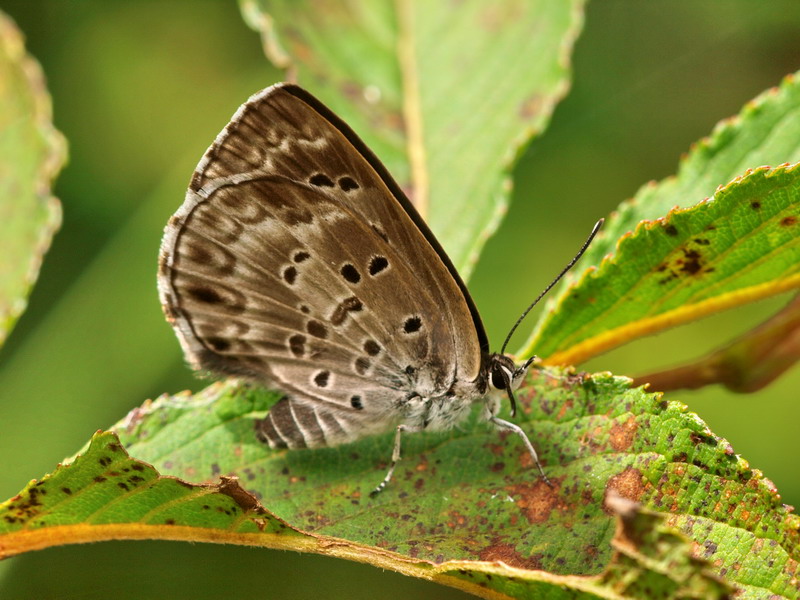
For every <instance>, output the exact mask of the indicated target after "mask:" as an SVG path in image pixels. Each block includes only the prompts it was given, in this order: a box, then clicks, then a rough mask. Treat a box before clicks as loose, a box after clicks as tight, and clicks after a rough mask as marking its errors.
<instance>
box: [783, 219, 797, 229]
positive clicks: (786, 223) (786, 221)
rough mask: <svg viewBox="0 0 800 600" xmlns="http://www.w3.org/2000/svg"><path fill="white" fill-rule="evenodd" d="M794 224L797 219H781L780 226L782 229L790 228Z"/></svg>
mask: <svg viewBox="0 0 800 600" xmlns="http://www.w3.org/2000/svg"><path fill="white" fill-rule="evenodd" d="M795 224H797V217H784V218H783V219H781V225H783V226H784V227H791V226H792V225H795Z"/></svg>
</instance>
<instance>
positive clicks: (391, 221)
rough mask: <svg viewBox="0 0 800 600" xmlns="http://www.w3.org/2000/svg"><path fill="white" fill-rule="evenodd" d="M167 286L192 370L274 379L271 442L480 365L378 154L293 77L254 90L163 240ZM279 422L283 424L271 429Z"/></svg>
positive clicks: (430, 387) (314, 440)
mask: <svg viewBox="0 0 800 600" xmlns="http://www.w3.org/2000/svg"><path fill="white" fill-rule="evenodd" d="M159 293H160V296H161V302H162V305H163V307H164V311H165V313H166V315H167V318H168V320H169V321H170V322H171V324H172V325H173V327H174V328H175V331H176V333H177V335H178V338H179V339H180V341H181V344H182V346H183V349H184V352H185V354H186V356H187V357H188V359H189V361H190V362H191V363H192V365H193V366H194V367H195V368H201V369H206V370H209V371H212V372H216V373H221V374H232V375H237V376H242V377H245V378H248V379H251V380H255V381H258V382H260V383H263V384H266V385H272V386H276V387H278V388H280V389H282V390H283V391H285V392H286V393H287V395H288V396H287V398H286V399H284V400H283V401H281V403H279V404H278V405H276V406H275V407H273V409H272V410H271V411H270V416H269V417H268V419H267V420H266V421H265V422H264V423H263V424H262V429H261V431H262V433H263V435H264V436H265V437H266V438H267V439H268V440H269V441H270V442H271V443H273V445H287V446H290V447H294V446H321V445H333V444H337V443H342V442H346V441H351V440H353V439H357V438H359V437H362V436H363V435H367V434H369V433H377V432H379V431H384V430H386V429H388V428H390V427H391V426H393V425H394V423H395V422H396V419H397V415H398V414H399V413H398V406H399V405H400V404H402V402H403V401H404V400H405V399H406V398H407V397H408V396H409V394H419V395H421V396H423V397H429V396H441V395H443V394H444V393H446V392H447V390H448V389H449V388H450V387H451V386H452V385H453V383H454V382H455V381H456V380H458V381H473V380H475V379H476V378H477V377H478V375H479V371H480V365H481V354H482V350H484V349H485V347H486V336H485V333H484V331H483V327H482V325H481V323H480V318H479V317H478V315H477V311H476V310H475V308H474V305H473V303H472V300H471V299H470V297H469V295H468V293H467V292H466V288H465V287H464V285H463V283H462V282H461V280H460V278H458V275H457V273H455V269H454V268H453V266H452V264H450V262H449V260H448V259H447V256H446V255H445V253H444V252H443V250H442V249H441V247H440V246H439V245H438V242H436V240H435V238H434V237H433V235H432V234H431V233H430V231H429V230H428V228H427V227H426V226H425V224H424V223H423V222H422V220H421V218H420V217H419V215H417V213H416V211H415V210H414V209H413V207H412V206H411V205H410V203H409V202H408V200H407V199H406V198H405V196H404V195H403V193H402V191H401V190H400V189H399V187H398V186H397V184H396V183H395V182H394V181H393V180H392V178H391V177H390V176H389V174H388V173H387V172H386V169H385V168H384V167H383V165H381V163H380V161H378V159H377V158H375V156H374V155H373V154H372V153H371V152H370V151H369V149H367V148H366V146H365V145H364V144H363V142H361V140H360V139H359V138H358V137H357V136H356V135H355V134H354V133H353V132H352V130H350V129H349V127H347V125H345V124H344V123H342V122H341V121H340V120H339V119H338V118H337V117H335V116H334V115H333V114H332V113H331V112H330V111H329V110H328V109H326V108H325V107H324V106H323V105H322V104H321V103H319V101H317V100H316V99H314V98H313V97H312V96H310V95H309V94H308V93H307V92H305V91H303V90H301V89H300V88H298V87H296V86H291V85H278V86H273V87H271V88H268V89H266V90H264V91H262V92H260V93H258V94H256V95H254V96H253V97H251V98H250V100H249V101H248V102H247V103H245V104H244V105H243V106H242V107H241V108H240V109H239V111H238V112H237V113H236V115H235V116H234V118H233V120H232V121H231V123H229V124H228V126H227V127H226V128H225V129H224V130H223V131H222V133H220V135H219V136H218V138H217V140H216V141H215V142H214V144H213V145H212V146H211V147H210V148H209V150H208V151H207V152H206V154H205V156H204V157H203V159H202V160H201V161H200V164H199V165H198V168H197V170H196V172H195V174H194V176H193V178H192V181H191V184H190V187H189V190H188V192H187V196H186V200H185V202H184V204H183V205H182V206H181V208H180V209H179V210H178V212H177V213H176V214H175V215H174V216H173V217H172V219H170V222H169V224H168V226H167V228H166V230H165V235H164V240H163V242H162V248H161V256H160V269H159ZM273 430H274V431H273Z"/></svg>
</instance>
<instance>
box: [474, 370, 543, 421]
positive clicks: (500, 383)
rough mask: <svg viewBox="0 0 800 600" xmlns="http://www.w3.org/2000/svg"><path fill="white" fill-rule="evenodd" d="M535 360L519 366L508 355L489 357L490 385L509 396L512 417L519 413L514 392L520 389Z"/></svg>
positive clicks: (488, 372) (488, 373)
mask: <svg viewBox="0 0 800 600" xmlns="http://www.w3.org/2000/svg"><path fill="white" fill-rule="evenodd" d="M534 360H536V357H535V356H533V357H531V358H529V359H528V360H526V361H525V362H524V363H522V365H520V366H517V365H516V364H515V363H514V360H513V359H512V358H511V357H510V356H508V355H507V354H492V355H490V356H489V361H488V364H487V368H486V372H487V375H488V377H489V385H490V386H491V387H492V388H493V389H496V390H505V392H506V394H508V400H509V402H511V416H512V417H513V416H514V415H515V414H516V413H517V400H516V398H515V397H514V390H515V389H517V388H518V387H519V384H520V383H521V382H522V378H523V377H524V376H525V373H527V372H528V367H530V365H531V363H533V361H534Z"/></svg>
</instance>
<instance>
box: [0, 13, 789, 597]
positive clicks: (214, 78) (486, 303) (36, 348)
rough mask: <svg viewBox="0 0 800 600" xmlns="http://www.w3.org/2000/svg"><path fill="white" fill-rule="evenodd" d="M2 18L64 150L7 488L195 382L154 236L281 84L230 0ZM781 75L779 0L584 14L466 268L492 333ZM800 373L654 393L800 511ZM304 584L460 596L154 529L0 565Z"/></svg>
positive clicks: (20, 355) (341, 593)
mask: <svg viewBox="0 0 800 600" xmlns="http://www.w3.org/2000/svg"><path fill="white" fill-rule="evenodd" d="M0 8H2V9H3V10H5V11H6V12H8V13H9V14H10V15H11V16H12V17H13V18H14V19H15V20H16V21H17V23H18V25H19V26H20V28H21V29H22V31H23V32H24V34H25V35H26V37H27V40H28V49H29V51H30V52H31V53H32V54H33V55H34V56H35V57H36V58H37V59H38V60H39V61H40V63H41V64H42V66H43V68H44V71H45V74H46V76H47V79H48V82H49V86H50V91H51V93H52V95H53V102H54V112H55V123H56V126H57V127H58V128H59V129H60V130H61V131H62V132H63V133H64V134H65V135H66V137H67V138H68V140H69V143H70V163H69V165H68V166H67V167H66V169H65V170H64V172H63V174H62V175H61V177H60V178H59V179H58V182H57V185H56V195H57V196H58V197H59V198H61V200H62V202H63V205H64V226H63V229H62V231H61V232H60V233H59V234H58V235H57V237H56V239H55V242H54V244H53V248H52V250H51V251H50V253H49V254H48V256H47V257H46V260H45V263H44V268H43V270H42V274H41V278H40V281H39V283H38V285H37V286H36V288H35V290H34V292H33V295H32V297H31V302H30V307H29V309H28V311H27V312H26V313H25V315H24V316H23V317H22V319H21V320H20V322H19V323H18V325H17V327H16V329H15V330H14V332H13V333H12V335H11V337H10V339H9V340H8V342H7V344H6V346H5V347H4V348H3V349H2V350H1V351H0V390H2V392H0V456H3V457H4V460H3V463H2V468H0V497H2V498H3V499H4V498H7V497H9V496H11V495H13V494H14V493H16V492H17V491H19V489H21V488H22V487H23V486H24V485H25V484H26V483H27V481H28V480H29V479H31V478H33V477H39V476H41V475H42V474H44V473H46V472H48V471H50V470H52V468H53V467H54V466H55V464H56V463H57V462H58V461H59V460H61V459H62V458H63V457H64V456H68V455H71V454H73V453H74V452H75V451H76V450H77V449H78V448H80V447H81V446H82V445H83V444H84V443H85V442H86V440H87V439H88V438H89V436H90V435H91V434H92V432H94V431H95V430H97V429H99V428H103V427H106V426H108V425H110V424H112V423H114V422H115V421H117V420H118V419H119V418H121V417H122V416H123V415H124V414H125V413H126V412H127V411H128V410H129V409H131V408H133V407H134V406H137V405H138V404H141V402H142V401H143V400H144V399H145V398H148V397H155V396H157V395H159V394H161V393H163V392H176V391H179V390H181V389H185V388H190V389H194V390H197V389H200V388H202V387H203V386H204V384H203V383H202V382H200V381H197V380H196V379H194V378H193V376H192V375H191V373H190V372H189V371H188V370H187V369H186V368H185V367H184V365H183V362H182V358H181V355H180V351H179V347H178V344H177V342H176V340H175V338H174V336H173V334H172V331H171V330H170V328H169V327H168V326H167V324H166V323H165V322H164V320H163V317H162V315H161V310H160V307H159V303H158V298H157V295H156V286H155V273H156V258H157V252H158V246H159V240H160V236H161V230H162V227H163V225H164V224H165V223H166V220H167V218H168V217H169V215H170V214H172V212H173V211H174V210H175V209H176V208H177V207H178V206H179V205H180V203H181V202H182V200H183V195H184V190H185V187H186V184H187V183H188V180H189V176H190V175H191V173H192V170H193V168H194V166H195V165H196V163H197V161H198V160H199V158H200V156H201V155H202V153H203V152H204V151H205V149H206V147H207V146H208V145H209V144H210V142H211V141H212V140H213V138H214V136H215V135H216V134H217V133H218V131H219V130H220V129H221V128H222V126H223V125H224V124H225V123H226V122H227V120H228V119H229V117H230V116H231V115H232V113H233V112H234V110H235V109H236V107H237V106H238V105H239V104H240V103H241V102H243V101H244V100H245V99H246V98H247V97H248V95H249V94H251V93H252V92H254V91H256V90H258V89H260V88H262V87H265V86H267V85H269V84H271V83H273V82H275V81H277V80H279V79H280V74H279V73H278V72H277V71H276V70H274V69H272V68H271V67H270V66H269V65H268V64H267V61H266V60H265V58H264V57H263V54H262V52H261V49H260V42H259V38H258V36H257V34H256V33H254V32H252V31H250V30H249V29H248V28H247V27H246V26H245V25H244V23H243V21H242V19H241V17H240V15H239V11H238V8H237V6H236V4H235V3H234V2H232V1H231V2H228V1H222V0H219V1H211V0H195V1H194V2H188V1H183V2H180V1H160V2H154V1H153V2H151V1H140V2H109V1H107V0H83V1H82V2H67V1H65V0H62V1H56V0H53V1H43V0H14V1H9V0H6V1H5V2H3V3H2V6H0ZM531 60H535V57H532V58H531ZM798 68H800V3H797V2H796V1H794V0H783V1H778V0H773V1H772V2H769V3H753V2H749V1H747V0H735V1H734V0H728V1H727V2H714V3H710V2H705V3H698V2H695V1H693V0H680V1H679V0H670V1H663V2H658V3H655V2H638V1H636V0H625V1H623V0H602V1H597V2H594V3H592V4H590V5H589V7H588V10H587V13H586V25H585V30H584V32H583V34H582V36H581V37H580V39H579V40H578V42H577V47H576V51H575V54H574V83H573V88H572V91H571V92H570V94H569V96H568V97H567V99H566V100H565V101H564V102H562V104H561V105H560V106H559V107H558V108H557V110H556V113H555V115H554V118H553V121H552V124H551V126H550V128H549V129H548V130H547V132H546V133H545V134H544V136H542V137H541V138H540V139H537V140H534V142H533V143H532V144H531V146H530V148H529V149H528V151H527V152H526V153H525V155H524V157H523V158H522V160H521V162H520V164H519V166H518V168H517V169H516V173H515V176H516V191H515V197H514V204H513V206H512V208H511V210H510V212H509V215H508V217H507V219H506V221H505V223H504V224H503V226H502V227H501V229H500V231H499V232H498V234H497V235H496V236H495V237H494V238H493V239H492V240H491V241H490V242H489V244H488V246H487V247H486V251H485V253H484V255H483V257H482V259H481V262H480V263H479V265H478V268H477V271H476V273H475V275H474V277H473V278H472V281H471V282H470V289H471V290H472V292H473V295H474V297H475V300H476V302H477V304H478V306H479V308H480V310H481V312H482V314H483V316H484V319H485V321H486V325H487V328H488V330H489V334H490V338H491V339H492V340H494V342H495V344H497V343H499V341H500V340H501V339H502V337H503V335H504V334H505V332H506V330H507V328H508V327H509V326H510V324H511V323H512V322H513V321H514V319H515V318H516V316H517V314H518V313H519V312H520V310H521V309H522V308H524V306H525V305H526V304H527V302H528V301H529V300H530V299H531V298H532V297H533V296H534V295H535V294H536V293H537V292H538V291H539V290H540V289H541V288H542V287H543V286H544V285H545V284H546V283H547V282H548V281H549V279H550V278H551V277H552V276H553V275H554V274H555V273H556V272H557V271H558V270H559V268H560V267H561V266H562V265H563V264H564V263H565V262H566V261H567V260H568V258H569V257H570V256H571V255H572V253H574V251H575V250H576V249H577V248H578V246H579V244H580V242H581V241H582V240H583V239H584V237H585V235H586V234H587V232H588V229H589V227H590V226H591V223H593V222H594V220H595V219H596V218H597V217H600V216H603V215H607V214H608V213H609V212H610V211H611V210H613V209H614V207H615V206H616V205H617V204H618V203H619V202H620V201H622V200H624V199H626V198H629V197H630V196H632V195H633V194H634V193H635V191H636V190H637V188H638V187H639V186H640V185H642V184H644V183H645V182H647V181H648V180H651V179H661V178H663V177H666V176H669V175H671V174H673V173H674V172H675V170H676V166H677V162H678V158H679V156H680V155H681V154H682V153H684V152H685V151H686V150H687V149H688V148H689V147H690V145H691V144H692V143H693V142H694V141H696V140H698V139H699V138H700V137H702V136H704V135H706V134H708V133H709V132H710V131H711V128H712V127H713V125H714V124H715V123H716V122H717V121H718V120H720V119H722V118H724V117H727V116H729V115H732V114H735V113H736V112H738V111H739V109H740V108H741V106H742V105H743V104H744V103H745V102H747V101H748V100H749V99H750V98H752V97H754V96H755V95H757V94H758V93H760V92H761V91H762V90H764V89H766V88H768V87H770V86H773V85H776V84H777V83H778V82H779V81H780V79H781V78H782V77H783V76H784V75H786V74H788V73H791V72H793V71H795V70H797V69H798ZM498 77H502V73H498ZM752 166H757V165H752ZM719 183H726V182H719ZM696 200H700V198H697V199H696ZM512 274H513V275H512ZM786 300H787V298H786V297H783V298H776V299H772V300H768V301H764V302H761V303H758V304H756V305H753V306H749V307H746V308H744V309H741V310H735V311H730V312H728V313H725V314H722V315H718V316H715V317H713V318H710V319H706V320H704V321H702V322H699V323H694V324H691V325H688V326H685V327H683V328H680V329H678V330H675V331H673V332H668V333H666V334H663V335H661V336H657V337H653V338H649V339H646V340H642V341H639V342H636V343H634V344H631V345H629V346H628V347H626V348H622V349H619V350H617V351H614V352H612V353H609V354H607V355H604V356H602V357H599V358H596V359H594V360H593V361H592V362H591V363H590V364H588V365H585V366H586V367H587V368H589V369H591V370H610V371H613V372H615V373H618V374H637V373H642V372H646V371H649V370H652V369H655V368H660V367H663V366H666V365H669V364H678V363H681V362H683V361H687V360H690V359H691V358H693V357H697V356H700V355H702V354H704V353H705V352H707V351H708V350H710V349H712V348H714V347H716V346H717V345H719V344H721V343H722V342H724V341H726V340H729V339H731V338H732V337H733V336H735V335H736V334H738V333H739V332H742V331H745V330H746V329H748V328H749V327H752V326H753V325H754V324H756V323H758V322H760V321H762V320H764V319H765V318H766V317H767V316H769V315H770V314H772V313H773V312H774V311H775V310H777V308H778V307H780V306H782V305H783V303H785V302H786ZM523 339H524V335H519V336H518V340H517V341H518V343H522V340H523ZM799 387H800V370H798V369H795V370H794V371H791V372H789V373H788V374H787V375H786V376H785V377H784V378H783V379H781V380H780V381H778V382H777V383H776V384H775V385H773V386H772V387H770V388H768V389H766V390H764V391H762V392H761V393H759V394H755V395H750V396H740V395H734V394H731V393H728V392H726V391H725V390H723V389H719V388H716V387H715V388H709V389H704V390H700V391H697V392H691V393H689V392H686V393H680V394H672V395H671V396H670V397H672V398H675V399H679V400H681V401H683V402H685V403H687V404H688V405H689V406H690V407H691V409H692V410H694V411H696V412H697V413H698V414H699V415H700V416H701V417H702V418H703V419H704V420H705V421H706V422H707V423H708V424H709V425H710V427H711V429H712V430H713V431H714V432H715V433H717V434H718V435H721V436H724V437H726V438H727V439H729V440H730V441H731V442H732V443H733V446H734V448H735V450H736V451H737V452H739V453H741V454H742V455H743V456H744V457H746V458H747V459H748V460H749V461H750V464H751V465H752V466H754V467H757V468H759V469H761V470H763V471H764V473H765V474H766V476H767V477H769V478H770V479H772V480H773V481H774V482H775V483H776V485H777V487H778V489H779V491H780V492H781V494H782V496H783V499H784V501H785V502H787V503H789V504H795V505H797V504H798V503H800V477H798V476H797V469H796V467H795V465H794V456H795V454H796V451H797V446H796V444H795V443H794V442H792V440H793V439H796V438H795V436H796V431H795V430H796V423H797V422H798V420H800V408H798V406H797V402H796V400H797V392H796V390H797V389H798V388H799ZM320 594H324V596H325V597H327V598H345V597H346V598H350V599H353V598H356V599H357V598H373V597H376V596H378V595H380V597H382V598H401V597H409V596H412V597H418V598H456V597H464V595H463V594H461V593H459V592H456V591H455V590H449V589H444V588H440V587H438V586H434V585H432V584H427V583H424V582H420V581H415V580H411V579H409V578H405V577H402V576H399V575H396V574H393V573H386V572H381V571H378V570H377V569H374V568H371V567H368V566H363V565H357V564H353V563H347V562H344V561H337V560H333V559H325V558H321V557H316V556H303V555H296V554H288V553H283V552H277V551H270V550H262V549H246V548H237V547H221V546H220V547H217V546H204V545H194V546H191V545H188V544H178V543H167V542H163V543H161V542H116V543H104V544H97V545H93V546H74V547H67V548H58V549H52V550H46V551H42V552H38V553H33V554H30V555H26V556H21V557H18V558H14V559H12V560H9V561H6V562H4V563H3V564H0V597H1V598H3V599H18V598H19V599H22V598H25V599H27V598H31V599H37V600H43V599H48V598H59V599H65V598H70V599H71V598H81V599H84V598H108V597H113V598H118V599H127V598H131V599H133V598H167V597H169V598H198V599H203V598H218V597H221V596H223V595H224V596H228V597H238V596H244V595H248V596H250V597H253V598H272V597H275V598H318V597H319V596H320Z"/></svg>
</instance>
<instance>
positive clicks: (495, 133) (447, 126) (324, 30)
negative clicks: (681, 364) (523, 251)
mask: <svg viewBox="0 0 800 600" xmlns="http://www.w3.org/2000/svg"><path fill="white" fill-rule="evenodd" d="M583 4H584V2H583V0H569V1H566V2H565V1H564V0H536V1H533V2H532V1H529V0H515V1H513V2H500V3H485V2H478V1H468V2H458V3H451V2H389V1H388V0H384V1H382V2H362V3H355V4H354V3H348V2H325V3H312V2H309V1H305V2H297V1H291V2H287V1H283V2H279V1H269V0H243V1H242V8H243V12H244V14H245V16H246V18H247V19H248V21H249V22H250V24H251V25H252V26H253V27H254V28H256V29H258V30H260V31H261V33H262V37H263V40H264V47H265V50H266V52H267V54H268V55H269V56H270V57H271V58H272V60H273V62H275V64H276V65H279V66H285V67H287V68H289V70H290V73H292V74H293V75H294V74H296V79H297V81H298V82H299V83H300V84H302V85H303V86H304V87H307V88H308V89H310V90H311V91H312V92H313V93H314V94H315V95H318V96H319V97H320V98H321V99H322V100H323V101H324V102H325V103H326V104H327V105H328V106H329V107H330V108H331V109H332V110H334V112H336V113H337V114H338V115H339V116H340V117H342V118H343V119H344V120H345V121H346V122H347V123H348V124H349V125H350V126H351V127H353V129H354V130H355V131H356V132H357V133H358V134H359V135H360V136H362V137H363V138H364V141H365V142H366V143H367V145H368V146H370V148H371V149H372V150H373V151H374V152H375V154H376V155H377V156H378V157H379V158H380V159H381V161H383V162H384V163H385V164H386V166H387V168H388V169H389V171H390V172H391V173H392V175H393V176H394V177H395V179H396V180H397V181H398V183H399V184H400V186H401V187H402V188H403V189H404V190H406V192H407V193H408V195H409V197H410V198H411V200H412V201H413V202H414V204H415V205H416V206H417V208H418V209H419V210H420V212H421V213H422V215H423V217H425V219H426V220H427V222H428V224H429V225H430V226H431V228H432V230H433V232H434V233H435V234H436V236H437V238H438V239H439V241H440V242H441V243H442V245H443V247H444V248H445V250H446V251H447V253H448V255H449V256H450V259H451V260H452V261H453V264H454V265H455V266H456V268H457V269H458V270H459V272H460V273H461V275H462V276H463V277H464V278H465V279H466V278H467V277H468V276H469V273H470V271H471V270H472V267H473V266H474V263H475V261H476V260H477V257H478V254H479V252H480V250H481V248H482V247H483V244H484V243H485V242H486V239H487V238H488V236H489V235H490V234H491V233H492V232H494V230H495V229H496V228H497V226H498V224H499V220H500V218H501V217H502V215H503V214H504V213H505V211H506V207H507V205H508V198H509V194H510V191H511V180H510V178H509V172H510V170H511V168H512V167H513V165H514V163H515V162H516V160H517V157H518V156H519V153H520V149H521V148H522V147H523V146H524V145H525V144H527V143H528V142H529V141H530V139H531V137H533V136H534V135H536V134H538V133H540V132H541V131H542V130H543V129H544V127H545V126H546V124H547V121H548V120H549V117H550V115H551V113H552V111H553V108H554V106H555V104H556V103H557V102H558V101H559V100H560V99H561V97H562V96H563V95H564V94H565V92H566V89H567V85H568V78H569V69H568V65H569V53H570V51H571V48H572V44H573V41H574V39H575V37H576V36H577V34H578V31H579V29H580V26H581V23H582V9H583Z"/></svg>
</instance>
